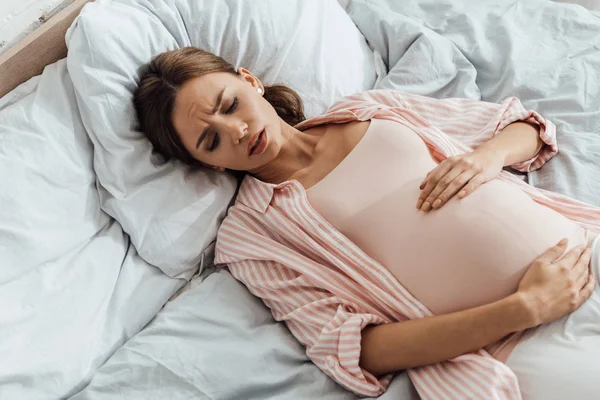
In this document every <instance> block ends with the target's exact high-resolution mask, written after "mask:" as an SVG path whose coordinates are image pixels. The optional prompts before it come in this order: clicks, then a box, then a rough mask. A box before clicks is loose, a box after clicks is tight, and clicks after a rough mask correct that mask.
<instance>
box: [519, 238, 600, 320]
mask: <svg viewBox="0 0 600 400" xmlns="http://www.w3.org/2000/svg"><path fill="white" fill-rule="evenodd" d="M567 242H568V241H567V240H566V239H563V240H562V241H560V242H559V243H558V244H557V245H556V246H553V247H551V248H550V249H548V250H546V251H545V252H544V253H543V254H542V255H541V256H539V257H538V258H537V259H536V260H535V261H534V262H533V263H532V264H531V266H530V267H529V270H528V271H527V272H526V273H525V275H524V276H523V279H521V282H520V283H519V288H518V290H517V293H516V294H517V295H518V296H521V297H522V299H523V301H524V304H525V305H526V307H527V309H528V310H529V311H530V312H531V318H532V320H531V322H532V324H533V325H532V326H531V327H533V326H537V325H540V324H544V323H547V322H551V321H554V320H556V319H558V318H560V317H562V316H564V315H566V314H569V313H571V312H573V311H575V310H576V309H577V308H579V307H580V306H581V305H582V304H583V303H584V302H585V301H586V300H587V299H588V298H589V297H590V296H591V295H592V292H593V290H594V286H595V283H596V278H595V277H594V275H593V274H591V273H590V268H589V265H590V259H591V256H592V250H591V249H590V248H589V247H585V246H577V247H575V248H573V249H571V250H570V251H568V252H567V253H566V254H565V255H564V256H563V254H564V253H565V250H566V248H567ZM561 256H562V257H561Z"/></svg>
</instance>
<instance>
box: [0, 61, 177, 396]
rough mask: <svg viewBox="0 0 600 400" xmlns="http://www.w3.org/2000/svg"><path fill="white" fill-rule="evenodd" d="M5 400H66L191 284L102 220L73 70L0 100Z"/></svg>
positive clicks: (49, 71)
mask: <svg viewBox="0 0 600 400" xmlns="http://www.w3.org/2000/svg"><path fill="white" fill-rule="evenodd" d="M0 171H1V172H0V174H1V175H0V176H1V179H0V304H2V305H3V306H2V307H1V308H0V399H10V400H20V399H23V400H37V399H40V400H42V399H43V400H47V399H58V398H67V397H69V396H70V395H73V394H75V393H77V392H78V391H80V390H81V389H82V388H84V387H85V386H86V385H87V383H88V382H89V380H90V379H91V377H92V375H93V374H94V372H95V371H96V369H97V368H98V367H99V366H100V365H102V364H103V363H104V362H105V361H106V359H108V358H109V357H110V355H111V354H112V353H113V352H114V351H115V350H116V349H117V348H118V347H120V346H121V345H122V344H123V343H125V342H126V341H127V340H128V339H129V338H130V337H132V336H133V335H135V334H136V333H137V332H139V331H140V330H141V329H142V328H143V327H144V326H145V325H146V324H147V323H148V322H149V321H150V320H151V318H152V317H154V316H155V315H156V313H157V312H158V311H159V309H160V308H161V306H162V305H163V304H164V303H165V302H166V301H167V300H168V299H169V297H171V295H172V294H173V293H174V292H175V291H176V290H177V289H178V288H179V287H181V286H182V285H183V284H184V283H185V282H184V281H181V280H175V279H170V278H168V277H167V276H166V275H164V274H163V273H162V272H160V271H159V270H158V269H157V268H154V267H152V266H150V265H148V264H147V263H145V262H144V261H142V260H141V259H140V258H139V257H138V255H137V253H136V252H135V250H134V248H133V246H131V245H130V242H129V238H128V237H127V235H125V234H124V233H123V230H122V229H121V226H120V225H119V224H117V223H116V222H115V221H114V220H113V219H112V218H110V217H109V216H108V215H106V214H105V213H103V212H102V211H101V210H100V205H99V197H98V192H97V190H96V177H95V174H94V172H93V169H92V149H91V143H90V141H89V139H88V138H87V135H86V133H85V131H84V129H83V126H82V124H81V119H80V117H79V113H78V109H77V105H76V102H75V97H74V92H73V87H72V84H71V81H70V78H69V75H68V74H67V70H66V63H65V61H64V60H62V61H59V62H58V63H55V64H53V65H50V66H48V67H46V69H45V70H44V72H43V74H42V75H41V77H36V78H33V79H32V80H30V81H28V82H27V83H25V84H23V85H22V86H20V87H19V88H17V89H16V90H14V91H12V92H11V93H9V94H8V95H6V96H4V97H3V98H2V99H0Z"/></svg>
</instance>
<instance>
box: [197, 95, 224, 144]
mask: <svg viewBox="0 0 600 400" xmlns="http://www.w3.org/2000/svg"><path fill="white" fill-rule="evenodd" d="M224 91H225V88H223V89H221V92H220V93H219V95H218V96H217V101H216V102H215V107H214V108H213V110H212V113H211V114H213V115H214V114H215V113H216V112H217V110H218V109H219V107H221V101H222V100H223V92H224ZM208 130H209V129H208V126H207V127H206V128H204V130H203V131H202V134H201V135H200V137H199V138H198V141H197V142H196V149H198V147H200V145H201V144H202V141H203V140H204V139H205V138H206V136H207V135H208Z"/></svg>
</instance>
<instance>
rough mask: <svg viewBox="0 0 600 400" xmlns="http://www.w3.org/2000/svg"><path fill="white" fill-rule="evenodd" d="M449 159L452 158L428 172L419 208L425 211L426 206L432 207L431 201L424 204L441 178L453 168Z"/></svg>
mask: <svg viewBox="0 0 600 400" xmlns="http://www.w3.org/2000/svg"><path fill="white" fill-rule="evenodd" d="M449 160H450V159H447V160H445V161H444V162H442V163H441V164H440V165H438V166H437V167H436V168H435V169H433V170H432V171H431V172H430V173H429V174H427V177H426V178H425V179H424V180H423V182H421V185H420V189H421V194H420V195H419V199H418V200H417V209H422V210H423V211H425V210H424V209H425V208H426V207H431V203H429V205H428V206H426V205H425V204H424V203H425V199H427V198H428V197H429V195H430V194H431V192H433V189H435V187H436V186H437V184H438V182H439V181H440V179H442V178H443V177H444V176H445V175H446V174H447V173H448V172H450V170H451V169H452V162H451V161H449Z"/></svg>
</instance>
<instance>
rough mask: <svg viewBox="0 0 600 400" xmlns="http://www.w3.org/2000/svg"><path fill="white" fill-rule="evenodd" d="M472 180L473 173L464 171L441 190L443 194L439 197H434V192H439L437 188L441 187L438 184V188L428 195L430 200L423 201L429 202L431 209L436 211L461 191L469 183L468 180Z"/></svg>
mask: <svg viewBox="0 0 600 400" xmlns="http://www.w3.org/2000/svg"><path fill="white" fill-rule="evenodd" d="M448 175H449V174H448ZM448 175H446V176H448ZM445 178H446V177H444V178H443V179H445ZM472 179H473V172H471V171H465V172H463V173H462V174H460V175H458V176H457V177H456V178H454V180H452V183H450V184H449V185H447V186H446V188H445V189H443V192H441V193H440V194H439V195H436V191H439V190H438V188H439V187H440V186H441V185H440V184H438V187H437V188H436V189H434V191H433V192H432V193H431V195H430V197H431V200H430V199H427V200H425V201H426V202H429V204H431V205H432V207H433V208H435V209H438V208H440V207H441V206H443V205H444V204H445V203H446V202H447V201H448V200H450V199H451V198H452V196H454V195H455V194H456V193H458V191H459V190H461V189H462V188H463V187H464V186H465V185H466V184H467V183H468V182H469V180H472ZM440 183H441V182H440Z"/></svg>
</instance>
